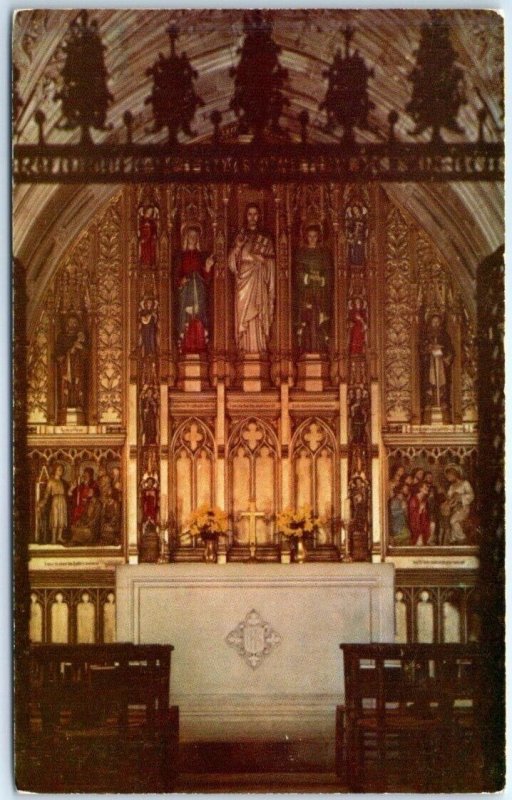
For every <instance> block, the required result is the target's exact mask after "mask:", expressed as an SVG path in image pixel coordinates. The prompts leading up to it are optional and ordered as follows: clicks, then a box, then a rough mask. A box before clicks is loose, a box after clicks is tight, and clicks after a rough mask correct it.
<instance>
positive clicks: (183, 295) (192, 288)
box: [176, 226, 215, 353]
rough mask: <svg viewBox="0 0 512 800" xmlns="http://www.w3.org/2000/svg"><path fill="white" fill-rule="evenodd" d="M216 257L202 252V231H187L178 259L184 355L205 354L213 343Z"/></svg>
mask: <svg viewBox="0 0 512 800" xmlns="http://www.w3.org/2000/svg"><path fill="white" fill-rule="evenodd" d="M214 263H215V256H213V255H209V256H207V255H206V254H205V253H203V252H202V251H201V247H200V240H199V228H196V227H194V226H191V227H190V228H187V230H186V231H185V236H184V241H183V250H182V251H181V253H180V254H179V255H178V261H177V265H176V277H177V281H178V298H179V310H178V340H179V348H180V351H181V352H182V353H204V352H205V351H206V348H207V345H208V339H209V329H208V287H209V285H210V281H211V271H212V267H213V265H214Z"/></svg>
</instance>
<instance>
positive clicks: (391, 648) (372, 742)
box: [336, 644, 485, 792]
mask: <svg viewBox="0 0 512 800" xmlns="http://www.w3.org/2000/svg"><path fill="white" fill-rule="evenodd" d="M340 647H341V649H342V651H343V659H344V674H345V707H344V708H343V707H341V706H339V707H338V709H337V716H336V760H337V764H336V770H337V773H338V775H339V777H340V778H341V780H342V781H344V782H345V783H346V784H347V785H348V787H349V789H350V790H351V791H356V792H358V791H394V790H396V791H398V790H405V791H410V792H415V791H424V792H429V791H479V787H480V785H481V779H482V774H481V770H482V752H481V747H480V736H481V735H482V726H481V721H482V718H483V715H482V709H481V708H480V705H479V704H480V702H481V699H482V698H483V697H484V696H485V693H484V692H483V689H484V687H483V685H482V663H483V659H484V657H485V655H484V653H483V652H482V651H481V649H480V648H479V647H478V646H477V645H463V644H438V645H434V644H432V645H431V644H411V645H398V644H341V645H340Z"/></svg>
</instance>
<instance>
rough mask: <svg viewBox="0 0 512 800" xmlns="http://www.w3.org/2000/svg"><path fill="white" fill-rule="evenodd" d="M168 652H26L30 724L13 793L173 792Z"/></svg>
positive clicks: (71, 648)
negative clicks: (17, 790)
mask: <svg viewBox="0 0 512 800" xmlns="http://www.w3.org/2000/svg"><path fill="white" fill-rule="evenodd" d="M172 650H173V647H172V646H171V645H135V644H131V643H126V644H124V643H123V644H121V643H119V644H108V645H96V644H90V645H87V644H86V645H66V644H58V645H57V644H54V645H32V646H31V648H30V652H29V675H30V686H29V687H28V691H29V720H28V731H27V732H26V736H25V740H24V741H21V740H20V738H19V739H18V747H17V752H16V767H17V768H16V778H17V786H18V789H23V790H27V791H33V792H34V791H35V792H72V791H76V792H80V791H82V792H83V791H88V792H107V791H108V792H152V791H155V792H158V791H171V790H172V788H173V785H174V780H175V777H176V773H177V760H178V725H179V721H178V708H177V707H176V706H173V707H170V706H169V686H170V667H171V652H172Z"/></svg>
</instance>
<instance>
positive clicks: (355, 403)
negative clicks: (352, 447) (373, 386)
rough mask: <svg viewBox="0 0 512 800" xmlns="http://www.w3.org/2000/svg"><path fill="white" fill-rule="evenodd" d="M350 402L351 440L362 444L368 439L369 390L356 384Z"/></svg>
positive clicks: (351, 392)
mask: <svg viewBox="0 0 512 800" xmlns="http://www.w3.org/2000/svg"><path fill="white" fill-rule="evenodd" d="M349 402H350V407H349V415H350V440H351V442H352V443H353V444H362V443H364V442H365V441H366V426H367V423H368V390H367V389H364V388H362V387H361V386H356V387H355V388H354V389H352V390H351V391H350V396H349Z"/></svg>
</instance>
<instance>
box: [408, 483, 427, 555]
mask: <svg viewBox="0 0 512 800" xmlns="http://www.w3.org/2000/svg"><path fill="white" fill-rule="evenodd" d="M428 493H429V487H428V484H427V483H426V482H425V481H423V482H422V483H421V484H420V485H419V487H418V489H417V491H414V492H412V494H411V497H410V500H409V528H410V531H411V544H414V545H426V544H428V542H429V539H430V517H429V513H428Z"/></svg>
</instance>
